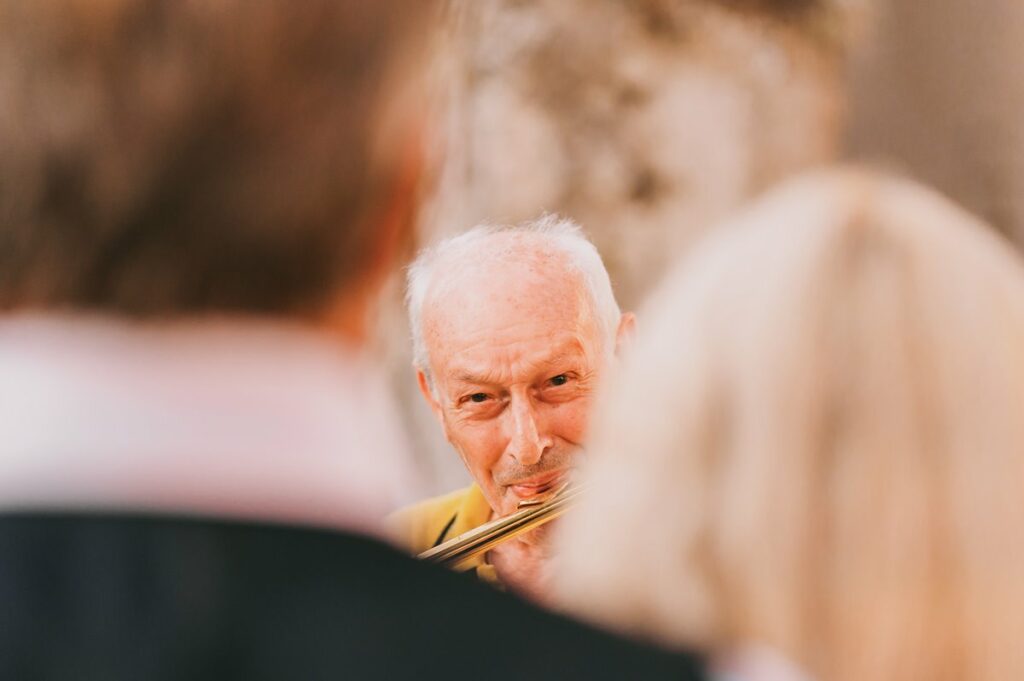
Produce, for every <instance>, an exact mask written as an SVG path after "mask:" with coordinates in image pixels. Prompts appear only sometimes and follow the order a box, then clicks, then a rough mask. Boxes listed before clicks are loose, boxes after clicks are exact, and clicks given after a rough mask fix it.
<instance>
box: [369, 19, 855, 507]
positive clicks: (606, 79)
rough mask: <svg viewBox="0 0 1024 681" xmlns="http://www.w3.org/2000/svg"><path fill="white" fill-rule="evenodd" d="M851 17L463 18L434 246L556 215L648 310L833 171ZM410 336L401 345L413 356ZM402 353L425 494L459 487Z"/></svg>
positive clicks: (442, 145)
mask: <svg viewBox="0 0 1024 681" xmlns="http://www.w3.org/2000/svg"><path fill="white" fill-rule="evenodd" d="M850 16H851V10H850V8H848V7H846V6H845V5H844V4H843V3H840V2H818V1H815V0H789V1H784V0H777V1H774V2H773V1H771V0H761V1H758V0H728V1H727V0H718V1H712V0H629V1H627V0H453V1H452V3H451V4H450V6H449V8H448V16H447V27H446V31H445V35H444V37H443V41H442V43H443V45H442V52H441V55H440V58H439V63H438V75H439V77H440V79H441V80H442V82H443V83H444V84H445V87H446V99H447V104H448V108H447V110H446V113H445V115H444V118H442V119H441V121H440V123H441V127H442V129H443V130H444V131H445V136H444V137H443V138H441V139H439V141H438V144H439V149H438V151H439V152H441V154H442V156H443V158H444V163H443V165H442V167H441V172H440V175H439V177H438V180H437V186H436V189H435V191H434V192H433V193H432V196H431V199H430V201H429V203H428V205H427V207H426V209H425V211H424V215H423V228H424V240H425V241H430V240H432V239H436V238H438V237H440V236H444V235H449V234H454V233H457V232H459V231H461V230H464V229H466V228H468V227H470V226H472V225H474V224H477V223H479V222H492V223H509V222H519V221H522V220H526V219H530V218H533V217H536V216H537V215H539V214H541V213H543V212H546V211H554V212H558V213H561V214H563V215H566V216H569V217H571V218H573V219H575V220H577V221H578V222H580V223H581V224H582V225H583V226H584V228H585V229H586V230H587V232H588V233H589V235H590V236H591V238H592V239H593V240H594V241H595V243H596V244H597V246H598V248H599V250H600V251H601V253H602V255H603V257H604V259H605V261H606V263H607V265H608V269H609V271H610V273H611V275H612V280H613V282H614V284H615V287H616V292H617V295H618V297H619V300H620V302H621V303H622V304H623V306H624V307H626V308H634V307H636V306H637V305H638V304H639V303H640V301H641V300H642V299H643V297H644V295H645V294H646V293H647V292H648V291H649V290H650V289H651V288H652V287H653V286H654V285H655V284H656V283H657V281H658V280H659V279H660V277H661V275H662V274H663V272H664V271H665V269H666V267H667V266H668V265H669V263H671V262H673V261H674V260H676V259H677V257H678V256H679V255H680V254H681V253H683V252H684V251H685V250H686V248H687V247H688V246H689V245H690V244H691V243H692V242H693V241H694V240H695V239H696V238H697V237H698V236H699V235H701V234H702V233H703V232H705V231H706V230H707V229H709V228H710V227H711V226H712V225H713V224H714V223H715V222H716V221H717V220H719V219H720V218H722V217H723V216H724V215H726V214H727V213H728V212H730V211H731V210H733V209H734V208H736V207H737V206H738V205H740V204H741V203H743V202H744V201H746V200H747V199H749V198H750V197H752V196H753V195H755V194H756V193H758V192H760V191H761V190H763V189H764V188H766V187H768V186H769V185H771V184H773V183H774V182H776V181H778V180H780V179H782V178H784V177H785V176H787V175H789V174H791V173H794V172H797V171H799V170H802V169H805V168H807V167H809V166H813V165H816V164H819V163H823V162H827V161H830V160H834V159H835V158H837V156H838V154H839V153H840V149H841V140H842V137H841V131H842V118H843V116H842V114H843V108H844V101H843V94H842V93H843V84H842V74H843V64H844V61H843V58H844V54H845V50H846V36H847V34H848V27H849V24H850ZM641 323H642V321H641ZM402 324H403V322H402V320H401V317H400V315H397V314H394V315H392V316H391V318H390V320H389V321H386V322H385V326H386V327H387V328H389V329H391V332H390V333H389V334H388V336H389V337H390V338H392V339H401V340H402V341H403V342H404V341H405V340H406V339H407V337H408V333H407V329H405V327H404V326H402ZM399 329H401V330H399ZM389 352H390V361H391V362H392V364H393V366H395V367H397V372H396V376H395V380H396V385H397V386H400V390H401V392H402V394H403V408H404V409H405V410H406V413H405V417H406V419H407V422H408V423H410V424H411V428H412V433H413V439H414V442H415V446H416V449H417V453H418V462H419V464H420V465H421V470H422V473H423V476H424V479H425V483H426V484H425V490H426V491H427V492H429V493H439V492H441V491H444V490H447V489H452V488H454V487H455V486H457V485H459V484H463V483H464V482H465V481H466V480H467V479H468V478H467V477H466V475H465V473H464V472H463V471H462V468H461V464H460V463H459V462H458V460H457V456H456V454H455V453H454V452H453V451H452V450H451V449H450V448H449V447H448V446H447V444H446V443H445V442H444V441H443V439H442V438H441V436H440V429H439V427H438V426H437V424H436V423H435V422H434V421H433V417H432V415H431V414H429V412H428V411H427V409H426V407H425V405H424V404H423V400H422V398H421V397H420V396H419V395H418V394H416V391H415V389H414V382H413V380H412V375H411V371H410V370H409V369H408V368H407V367H408V366H409V358H408V350H407V347H406V346H403V347H397V346H395V345H393V346H392V347H391V348H390V350H389ZM403 352H404V353H405V354H404V355H403Z"/></svg>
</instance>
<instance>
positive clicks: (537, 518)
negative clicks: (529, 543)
mask: <svg viewBox="0 0 1024 681" xmlns="http://www.w3.org/2000/svg"><path fill="white" fill-rule="evenodd" d="M581 491H582V488H581V487H580V486H578V485H575V486H574V485H571V483H565V484H564V485H562V486H561V487H559V488H558V489H557V490H555V491H554V492H553V493H551V494H550V495H548V496H546V497H538V498H536V499H526V500H524V501H521V502H519V510H517V511H516V512H515V513H512V514H510V515H507V516H505V517H504V518H498V519H496V520H492V521H491V522H489V523H484V524H483V525H481V526H480V527H474V528H473V529H472V530H469V531H468V532H463V533H462V534H460V535H459V536H457V537H454V538H452V539H449V540H448V541H446V542H445V543H443V544H441V545H440V546H435V547H434V548H432V549H429V550H427V551H424V552H423V553H421V554H420V555H419V558H420V559H421V560H427V561H430V562H432V563H438V564H440V565H444V566H446V567H450V568H454V569H456V570H457V569H459V567H460V566H461V565H462V564H463V563H466V562H468V561H469V560H471V559H473V558H475V557H476V556H478V555H480V554H481V553H484V552H486V551H489V550H490V549H492V548H494V547H495V546H496V545H498V544H500V543H502V542H505V541H508V540H509V539H512V538H513V537H517V536H519V535H521V534H523V533H524V532H529V531H530V530H532V529H534V528H537V527H540V526H541V525H543V524H544V523H547V522H550V521H552V520H554V519H555V518H557V517H558V516H560V515H562V514H563V513H565V512H566V511H567V510H568V509H569V507H570V506H571V505H572V504H573V503H574V502H575V501H576V499H577V498H578V497H579V495H580V492H581Z"/></svg>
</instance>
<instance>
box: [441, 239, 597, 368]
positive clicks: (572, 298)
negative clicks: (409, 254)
mask: <svg viewBox="0 0 1024 681" xmlns="http://www.w3.org/2000/svg"><path fill="white" fill-rule="evenodd" d="M567 261H568V258H566V257H564V256H561V255H560V254H549V253H540V254H537V253H533V254H530V255H529V256H528V257H522V258H515V259H481V260H479V261H476V262H463V263H457V264H455V265H454V266H450V267H447V268H444V263H439V264H440V265H441V267H440V268H439V269H438V270H436V272H437V273H436V274H435V276H434V277H433V278H432V281H431V282H430V285H429V287H428V289H427V294H426V297H425V299H424V304H423V319H422V324H423V331H424V340H425V342H426V344H427V347H428V350H429V351H430V353H431V355H433V354H434V353H435V351H436V350H438V349H446V348H447V347H448V346H451V345H459V344H461V343H463V342H471V341H474V340H484V341H485V340H486V339H493V340H494V341H495V342H498V341H500V340H502V339H506V340H510V341H513V342H514V340H515V339H516V338H517V337H518V336H519V335H524V334H530V333H546V332H551V333H575V334H578V335H580V336H581V337H582V338H583V339H585V340H588V339H590V338H591V337H592V336H593V338H594V340H597V339H598V338H597V337H598V335H599V334H598V331H597V319H596V317H595V315H594V310H593V306H592V304H591V301H590V296H589V294H588V289H587V285H586V281H585V279H584V277H583V274H582V273H581V272H579V271H578V270H576V269H575V268H573V267H571V266H570V265H569V264H568V262H567Z"/></svg>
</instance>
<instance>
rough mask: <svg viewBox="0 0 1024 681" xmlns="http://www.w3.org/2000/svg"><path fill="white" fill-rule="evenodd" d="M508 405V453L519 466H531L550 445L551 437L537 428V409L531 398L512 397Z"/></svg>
mask: <svg viewBox="0 0 1024 681" xmlns="http://www.w3.org/2000/svg"><path fill="white" fill-rule="evenodd" d="M510 406H511V408H510V410H509V412H510V415H511V421H512V422H511V427H512V433H511V437H510V438H509V445H508V447H509V453H510V454H512V456H514V457H515V458H516V461H518V462H519V464H520V465H521V466H532V465H533V464H535V463H537V462H538V461H540V459H541V457H542V456H544V452H546V451H547V450H548V449H549V448H550V447H551V445H552V440H551V437H550V436H548V435H547V434H546V433H543V432H541V430H538V422H537V409H536V407H535V406H534V404H533V402H532V400H530V399H529V398H525V399H515V398H513V399H512V404H511V405H510Z"/></svg>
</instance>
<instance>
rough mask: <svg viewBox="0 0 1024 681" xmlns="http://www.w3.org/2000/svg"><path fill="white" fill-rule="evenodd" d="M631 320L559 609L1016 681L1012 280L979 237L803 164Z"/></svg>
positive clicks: (834, 663)
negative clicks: (632, 342)
mask: <svg viewBox="0 0 1024 681" xmlns="http://www.w3.org/2000/svg"><path fill="white" fill-rule="evenodd" d="M646 318H647V319H648V320H649V321H648V323H647V326H646V327H645V329H644V330H645V332H646V333H645V334H643V335H642V338H641V339H640V340H639V343H638V345H637V347H636V348H635V350H636V351H635V352H634V353H633V354H632V361H631V362H630V363H627V366H626V367H625V368H624V370H623V371H622V372H621V375H620V378H619V381H618V383H617V384H616V385H615V386H614V387H613V389H611V390H608V391H607V392H606V399H605V402H604V404H603V410H602V411H599V413H598V415H597V416H596V417H595V419H594V423H596V424H597V428H596V432H595V433H594V438H593V448H592V449H593V458H592V460H593V461H594V462H595V467H594V469H593V470H592V471H591V474H592V481H593V483H594V487H595V488H594V489H593V490H592V491H593V495H592V496H591V497H590V498H589V501H588V503H587V504H585V505H584V506H585V508H582V509H580V512H578V513H576V514H575V515H574V516H572V517H571V518H568V519H567V520H566V523H565V525H564V528H563V529H564V534H563V535H562V540H563V548H564V551H565V556H564V560H565V565H564V573H563V584H562V587H563V592H564V594H565V595H566V597H567V600H568V601H569V602H570V603H571V604H572V606H573V607H574V608H576V609H578V610H579V611H582V612H584V613H586V614H589V615H591V616H593V617H594V618H596V619H598V620H600V621H602V622H604V623H606V624H608V625H609V626H613V627H618V628H624V629H628V630H631V631H634V632H637V633H641V634H643V635H647V636H651V637H655V638H657V639H660V640H662V641H667V642H670V643H673V644H698V645H703V646H708V647H710V648H712V649H718V648H724V647H731V646H743V645H749V644H765V645H768V646H771V647H773V648H775V649H776V650H779V651H781V652H782V653H783V654H784V655H786V656H787V657H789V658H790V659H791V660H793V661H794V662H796V663H797V664H798V665H799V666H801V667H803V668H804V669H805V670H806V671H807V672H808V673H809V675H810V677H811V678H815V679H818V680H819V681H854V680H863V679H872V680H873V681H896V680H897V679H931V680H933V681H944V680H949V681H952V680H953V679H965V678H971V679H985V680H992V681H995V680H996V679H1011V678H1022V677H1024V652H1022V648H1021V646H1020V641H1019V634H1020V632H1021V631H1022V630H1024V591H1022V590H1021V587H1020V575H1021V574H1024V543H1022V542H1021V536H1022V534H1024V495H1022V494H1021V489H1022V481H1024V419H1022V418H1021V414H1024V278H1022V272H1021V268H1020V264H1019V262H1018V260H1017V258H1016V257H1015V255H1014V254H1013V253H1011V252H1010V250H1009V248H1008V247H1007V246H1006V245H1005V244H1004V243H1002V242H1001V241H1000V240H999V238H998V237H997V236H995V235H994V234H993V233H992V232H991V231H990V230H988V229H986V227H985V225H983V224H981V223H979V222H978V221H976V220H974V219H973V218H971V217H970V216H968V215H967V214H965V213H963V212H962V211H960V210H959V209H957V208H956V207H955V206H953V205H951V204H950V203H948V202H947V201H945V200H944V199H942V198H941V197H939V196H937V195H935V194H934V193H932V192H930V191H927V190H925V189H922V188H920V187H918V186H915V185H913V184H911V183H909V182H906V181H899V180H894V179H889V178H886V177H880V176H876V175H873V174H870V173H866V172H857V171H841V172H822V173H819V174H816V175H812V176H810V177H807V178H805V179H801V180H798V181H795V182H793V183H790V184H788V185H786V186H785V187H784V188H782V189H779V190H777V191H775V192H773V193H772V194H771V195H770V196H769V197H767V198H766V199H764V200H762V201H761V202H759V203H758V204H757V205H756V206H755V207H754V208H753V209H752V210H750V211H749V212H747V213H746V214H745V215H744V216H743V217H741V218H739V219H738V220H736V221H735V222H734V223H733V224H731V225H729V226H726V227H725V228H723V229H721V230H720V231H718V232H717V233H716V234H715V236H714V237H712V239H711V240H710V242H708V243H706V244H705V246H704V247H703V248H701V249H700V250H699V251H698V252H697V254H696V255H695V256H694V257H693V258H692V259H690V260H689V261H687V262H686V263H685V264H684V266H683V267H682V268H681V269H679V270H677V271H676V273H675V274H674V275H673V276H672V277H670V279H669V280H668V281H667V284H666V285H665V286H664V287H663V289H662V290H661V291H660V293H659V295H658V296H657V297H656V298H655V300H654V301H653V303H652V305H651V306H650V309H648V310H647V315H646ZM594 594H601V598H596V597H594Z"/></svg>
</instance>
